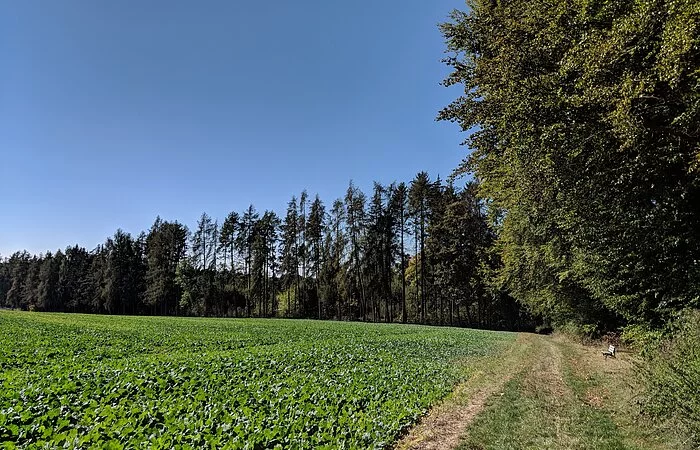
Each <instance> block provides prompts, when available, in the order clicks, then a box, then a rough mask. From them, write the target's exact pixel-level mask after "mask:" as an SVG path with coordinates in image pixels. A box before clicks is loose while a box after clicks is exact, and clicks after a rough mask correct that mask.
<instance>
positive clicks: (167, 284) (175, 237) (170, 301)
mask: <svg viewBox="0 0 700 450" xmlns="http://www.w3.org/2000/svg"><path fill="white" fill-rule="evenodd" d="M188 236H189V231H188V230H187V227H185V226H184V225H181V224H180V223H178V222H167V221H163V220H161V218H160V217H158V218H157V219H156V221H155V222H154V223H153V226H152V227H151V229H150V231H149V233H148V236H147V237H146V265H147V269H146V275H145V277H146V280H145V282H146V292H145V296H144V303H145V305H146V306H147V307H149V308H150V309H151V312H153V313H159V314H163V315H167V314H173V313H177V307H178V304H179V301H180V297H181V295H182V293H181V291H180V289H179V288H178V286H177V284H176V282H175V277H176V272H177V267H178V265H179V264H180V261H182V260H183V259H184V258H185V256H186V251H187V239H188Z"/></svg>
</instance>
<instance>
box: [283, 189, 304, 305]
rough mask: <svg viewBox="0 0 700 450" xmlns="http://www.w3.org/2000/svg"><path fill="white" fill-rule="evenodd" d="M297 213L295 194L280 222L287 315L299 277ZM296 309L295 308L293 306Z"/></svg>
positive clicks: (295, 298) (295, 295) (295, 293)
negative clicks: (282, 220) (281, 222)
mask: <svg viewBox="0 0 700 450" xmlns="http://www.w3.org/2000/svg"><path fill="white" fill-rule="evenodd" d="M298 225H299V215H298V209H297V199H296V196H292V199H291V200H290V201H289V203H288V205H287V214H286V215H285V218H284V222H283V224H282V251H281V255H280V259H281V261H280V268H281V271H282V277H283V286H284V288H285V291H286V297H287V308H286V311H287V315H288V316H289V315H291V314H292V295H294V304H296V302H297V297H298V296H297V290H298V278H299V254H298V252H297V245H298V241H297V234H298V233H297V230H298ZM294 310H295V311H296V308H294Z"/></svg>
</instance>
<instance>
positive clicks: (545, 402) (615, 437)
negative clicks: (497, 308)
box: [396, 333, 682, 450]
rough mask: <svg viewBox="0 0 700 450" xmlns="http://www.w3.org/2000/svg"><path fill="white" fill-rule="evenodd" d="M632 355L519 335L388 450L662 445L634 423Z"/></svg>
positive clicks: (653, 434) (637, 418)
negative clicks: (613, 355)
mask: <svg viewBox="0 0 700 450" xmlns="http://www.w3.org/2000/svg"><path fill="white" fill-rule="evenodd" d="M632 361H633V356H632V355H631V354H626V353H624V352H623V353H620V354H619V356H618V358H615V359H607V360H606V359H603V358H602V357H601V354H600V349H598V348H597V347H595V346H593V347H590V346H583V345H580V344H578V343H575V342H572V341H571V340H569V339H566V338H563V337H551V336H540V335H534V334H526V333H523V334H519V335H518V338H517V340H516V342H515V344H514V345H513V346H512V347H511V348H510V349H508V350H507V351H506V352H505V353H504V354H502V355H501V356H499V357H496V358H493V357H491V358H484V359H483V361H480V362H479V363H477V364H476V366H478V370H477V371H475V372H474V373H473V374H472V375H471V377H470V378H469V379H467V380H466V381H465V382H464V383H462V384H460V385H459V386H457V388H456V389H455V391H454V392H453V393H452V394H451V395H450V396H449V397H448V398H446V399H445V400H444V401H443V403H442V404H440V405H438V406H436V407H435V408H433V409H432V410H431V411H430V412H429V413H428V415H426V416H425V417H424V418H423V419H422V420H421V422H420V423H419V424H418V425H417V426H416V427H414V428H413V429H412V430H411V431H410V432H409V433H408V434H407V435H406V436H405V437H404V438H403V439H401V440H400V441H399V442H398V444H397V445H396V449H401V450H404V449H421V450H427V449H440V450H448V449H456V448H460V449H467V448H468V449H501V448H512V449H517V448H550V449H562V450H563V449H571V448H577V449H599V448H611V449H612V448H615V449H626V448H629V449H647V448H648V449H668V448H682V446H681V447H679V446H677V445H674V444H673V443H671V442H670V441H669V440H668V439H666V438H665V437H664V436H661V435H659V434H658V433H657V432H656V431H655V429H653V427H650V426H648V425H646V424H645V425H643V424H641V423H640V416H639V414H638V408H635V404H634V397H635V396H636V395H637V394H636V391H637V389H636V388H635V387H634V386H633V385H632V384H631V383H632V380H633V379H634V377H633V376H632V375H631V373H632V370H633V363H632Z"/></svg>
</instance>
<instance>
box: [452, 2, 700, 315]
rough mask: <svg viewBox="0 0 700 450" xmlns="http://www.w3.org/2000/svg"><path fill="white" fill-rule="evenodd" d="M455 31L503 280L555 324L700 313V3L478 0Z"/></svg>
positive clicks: (464, 111) (459, 73) (456, 107)
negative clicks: (688, 310) (687, 309)
mask: <svg viewBox="0 0 700 450" xmlns="http://www.w3.org/2000/svg"><path fill="white" fill-rule="evenodd" d="M469 6H470V10H469V11H468V12H460V11H455V12H453V14H452V16H451V20H450V21H449V22H448V23H445V24H443V25H442V26H441V29H442V32H443V33H444V36H445V38H446V40H447V46H448V51H449V55H448V57H447V58H446V63H447V64H448V65H449V66H450V67H451V68H452V72H451V74H450V75H449V76H448V77H447V79H446V80H445V82H444V83H445V84H446V85H448V86H450V85H461V86H463V88H464V91H463V94H462V95H461V96H460V97H459V98H458V99H456V100H455V101H454V102H452V103H451V104H450V105H449V106H447V107H446V108H445V109H444V110H443V111H441V112H440V114H439V119H442V120H450V121H454V122H456V123H458V124H459V125H460V127H461V128H462V130H464V131H470V132H471V134H470V136H469V137H468V139H467V140H466V145H468V146H469V148H470V153H469V155H468V157H467V158H466V159H465V160H464V162H463V164H462V165H461V166H460V168H459V169H458V173H460V174H466V173H471V174H473V175H474V176H475V178H476V179H477V180H478V182H479V194H480V196H482V197H483V198H484V199H485V201H486V202H487V204H488V205H489V212H490V216H491V223H493V224H494V226H495V227H496V229H497V231H498V243H497V248H498V250H499V254H500V257H501V259H502V268H501V269H500V270H499V271H498V280H499V281H500V284H501V286H502V287H503V288H505V289H507V290H508V291H509V292H510V293H511V294H512V295H514V296H515V297H516V298H517V299H518V300H520V301H522V302H524V303H525V304H527V305H528V306H529V307H530V309H531V310H532V311H534V312H536V313H539V314H542V315H544V316H545V317H548V318H549V319H551V320H552V321H553V322H554V323H559V324H561V323H565V322H574V323H577V324H580V325H583V326H587V327H590V328H601V327H602V328H605V327H614V326H617V325H621V324H630V323H644V324H650V325H652V326H655V325H659V324H661V323H662V322H663V321H664V320H665V319H668V318H669V317H670V316H672V315H673V313H674V312H676V311H678V310H680V309H683V308H685V307H689V306H695V307H697V306H700V258H699V255H700V195H699V194H700V177H699V176H698V175H699V172H698V171H699V170H700V145H699V144H698V137H699V133H700V3H698V2H697V1H695V0H677V1H676V0H674V1H663V0H656V1H654V0H638V1H629V0H624V1H620V0H608V1H590V0H575V1H566V2H564V1H558V2H550V1H541V0H535V1H532V2H513V1H496V0H475V1H471V2H470V3H469Z"/></svg>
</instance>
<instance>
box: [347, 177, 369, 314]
mask: <svg viewBox="0 0 700 450" xmlns="http://www.w3.org/2000/svg"><path fill="white" fill-rule="evenodd" d="M366 202H367V197H366V196H365V194H364V193H363V192H362V191H361V190H360V189H358V188H357V187H356V186H355V185H354V184H353V183H352V181H351V182H350V185H349V186H348V190H347V191H346V193H345V223H346V225H347V234H348V242H349V246H350V250H349V255H350V257H349V262H348V271H349V274H348V277H347V281H348V282H347V283H346V291H347V293H348V298H349V299H355V305H357V307H358V308H357V309H358V310H359V311H358V312H359V314H357V312H356V313H355V314H353V316H355V317H357V316H358V315H359V318H360V320H366V319H367V296H366V283H365V279H364V275H363V267H364V254H363V245H362V244H363V242H364V238H365V231H366V221H367V217H366V210H365V206H366ZM349 306H352V305H349Z"/></svg>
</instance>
